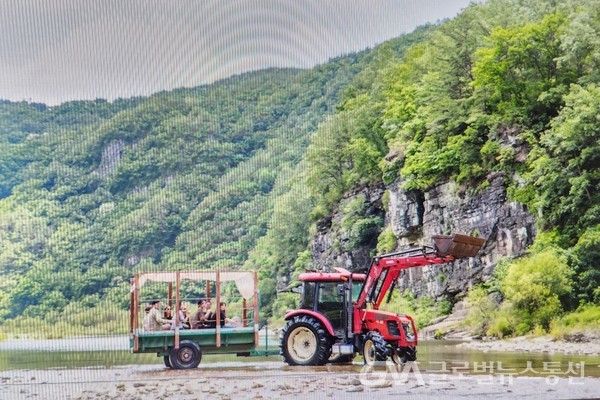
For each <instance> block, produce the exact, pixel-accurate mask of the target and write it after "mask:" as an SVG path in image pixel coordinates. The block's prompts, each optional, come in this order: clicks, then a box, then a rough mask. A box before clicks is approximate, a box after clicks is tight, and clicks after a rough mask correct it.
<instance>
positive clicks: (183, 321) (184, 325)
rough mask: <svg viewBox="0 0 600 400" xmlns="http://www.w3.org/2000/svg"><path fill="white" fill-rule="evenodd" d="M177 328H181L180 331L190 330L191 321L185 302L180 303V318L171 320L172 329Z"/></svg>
mask: <svg viewBox="0 0 600 400" xmlns="http://www.w3.org/2000/svg"><path fill="white" fill-rule="evenodd" d="M175 327H179V329H189V328H190V325H189V319H188V315H187V307H186V306H185V304H183V301H179V314H178V318H175V316H173V319H172V320H171V329H175Z"/></svg>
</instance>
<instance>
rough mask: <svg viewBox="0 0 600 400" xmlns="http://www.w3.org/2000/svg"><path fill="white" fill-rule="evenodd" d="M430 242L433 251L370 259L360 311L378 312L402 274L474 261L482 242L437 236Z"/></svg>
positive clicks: (415, 250)
mask: <svg viewBox="0 0 600 400" xmlns="http://www.w3.org/2000/svg"><path fill="white" fill-rule="evenodd" d="M433 240H434V243H435V245H434V247H429V246H424V247H415V248H410V249H407V250H404V251H401V252H397V253H392V254H385V255H382V256H378V257H375V258H373V261H372V262H371V266H370V267H369V272H368V273H367V277H366V279H365V283H364V284H363V287H362V290H361V292H360V295H359V297H358V300H357V302H356V307H357V308H359V309H360V308H363V307H364V306H365V305H366V304H367V303H371V304H373V308H374V309H379V305H380V304H381V302H382V301H383V299H384V298H385V295H386V293H387V292H388V290H389V289H390V287H391V286H392V284H393V283H394V282H395V281H396V280H397V279H398V276H399V275H400V272H401V271H402V270H405V269H409V268H416V267H423V266H426V265H435V264H445V263H448V262H451V261H453V260H456V259H458V258H464V257H473V256H475V255H476V254H477V252H478V251H479V249H480V248H481V246H482V245H483V243H484V242H485V239H482V238H476V237H472V236H465V235H459V234H455V235H452V236H443V235H436V236H433Z"/></svg>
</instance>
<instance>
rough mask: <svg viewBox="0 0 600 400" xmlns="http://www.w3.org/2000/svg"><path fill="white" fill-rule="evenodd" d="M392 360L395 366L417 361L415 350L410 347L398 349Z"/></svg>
mask: <svg viewBox="0 0 600 400" xmlns="http://www.w3.org/2000/svg"><path fill="white" fill-rule="evenodd" d="M392 360H393V361H394V363H396V364H401V365H404V364H406V363H407V362H408V361H417V348H416V347H414V346H411V347H398V348H397V349H396V351H395V352H394V355H393V356H392Z"/></svg>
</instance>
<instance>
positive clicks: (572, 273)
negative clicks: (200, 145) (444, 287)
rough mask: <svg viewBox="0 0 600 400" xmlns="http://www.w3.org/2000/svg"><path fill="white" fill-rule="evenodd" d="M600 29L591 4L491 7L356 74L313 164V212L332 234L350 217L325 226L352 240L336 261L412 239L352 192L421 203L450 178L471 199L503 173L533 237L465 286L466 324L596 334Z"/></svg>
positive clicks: (584, 0) (479, 7)
mask: <svg viewBox="0 0 600 400" xmlns="http://www.w3.org/2000/svg"><path fill="white" fill-rule="evenodd" d="M599 33H600V2H598V1H596V0H580V1H572V2H567V3H559V2H547V1H534V0H532V1H517V0H498V1H489V2H486V3H485V4H474V5H471V6H470V7H469V8H468V9H466V10H465V11H464V12H463V13H461V15H459V16H458V17H457V18H455V19H453V20H452V21H448V22H446V23H444V24H442V25H440V26H439V27H438V29H436V30H435V31H434V32H432V34H431V35H430V36H429V37H428V38H427V39H426V40H425V41H423V42H422V43H419V44H415V45H414V46H412V47H411V48H410V49H409V50H408V51H407V52H406V54H405V56H404V57H403V59H402V60H401V62H396V61H393V60H392V61H391V62H389V63H387V64H386V65H384V66H383V67H382V68H378V69H377V72H376V73H375V74H371V75H369V73H368V69H367V71H364V72H363V73H361V75H359V76H358V78H357V80H355V82H354V83H353V85H352V86H351V87H350V88H349V89H348V90H347V91H346V96H345V98H344V100H343V101H342V103H341V104H340V106H339V111H338V113H337V114H336V115H335V116H332V117H329V118H328V120H327V121H326V122H325V123H324V124H322V125H321V126H320V127H319V130H318V131H317V133H316V134H315V136H314V137H313V140H312V143H311V146H310V148H309V150H308V156H307V161H308V165H309V168H308V171H309V172H308V183H309V186H310V188H311V189H312V191H313V194H314V196H315V199H316V202H317V206H316V207H315V209H314V210H313V214H314V215H315V217H317V218H320V219H321V221H326V222H325V223H324V225H327V224H328V223H329V224H330V222H327V221H328V218H329V216H330V215H331V213H332V212H336V213H337V214H342V215H345V216H344V217H342V219H341V224H340V226H337V227H336V226H333V227H332V228H330V229H331V230H333V231H334V234H333V236H334V237H337V238H340V239H343V240H344V241H343V243H339V244H337V245H338V247H340V248H341V250H339V251H341V253H338V254H343V252H344V251H346V252H348V251H352V250H356V249H357V248H358V247H360V246H368V247H369V248H371V249H373V248H374V247H375V246H376V247H377V251H379V252H386V251H391V250H394V249H395V248H396V247H397V246H398V244H399V243H400V241H401V240H404V241H406V240H409V241H410V234H408V235H407V237H397V236H396V235H395V234H394V233H393V231H392V229H390V227H389V226H384V219H383V218H381V217H380V216H378V215H385V213H386V207H387V206H388V201H389V197H388V198H386V194H384V195H383V197H382V198H381V199H380V201H381V202H382V203H383V204H382V206H381V207H382V210H381V212H380V214H378V213H377V212H376V211H375V212H374V211H373V210H369V209H368V207H367V206H366V205H367V203H366V199H365V198H364V196H363V198H362V199H360V198H359V197H355V198H352V197H350V198H348V196H347V195H348V193H352V192H353V191H356V189H357V188H360V187H365V186H366V187H372V188H373V187H381V188H383V189H386V188H387V189H389V188H391V187H392V186H393V185H400V187H401V188H402V189H403V190H404V191H406V192H407V193H410V194H411V195H412V197H416V198H424V197H426V196H427V194H428V192H429V191H430V190H431V189H432V188H434V187H436V185H439V184H441V183H444V182H449V181H450V182H453V183H454V186H453V187H454V188H455V189H454V190H455V192H456V196H457V198H464V197H465V195H473V194H476V193H478V192H479V191H482V190H485V189H486V188H487V187H488V186H489V185H490V183H491V182H492V180H493V179H495V178H496V177H498V176H501V177H502V179H503V180H504V182H506V188H505V189H506V191H507V193H508V201H513V202H518V203H520V204H523V205H525V206H526V208H527V209H528V210H529V212H530V213H531V214H533V215H534V217H535V218H536V220H537V221H536V224H537V228H538V229H537V230H538V232H539V235H538V236H537V238H536V240H535V243H534V246H533V247H532V248H531V249H529V250H528V252H527V253H526V254H521V255H524V256H525V257H524V258H523V259H521V260H519V261H516V262H513V261H512V260H510V259H506V260H501V262H500V263H499V264H498V266H496V268H495V269H496V271H495V275H494V276H493V277H492V278H491V279H490V280H489V281H487V282H484V283H482V284H481V285H479V286H477V282H470V285H475V288H474V290H472V294H471V295H469V297H468V302H469V303H470V304H471V306H472V311H473V315H472V316H471V318H470V321H471V325H472V326H473V327H474V328H475V329H476V330H478V331H479V332H478V333H479V334H486V333H487V334H491V335H497V336H505V335H513V334H523V333H526V332H528V331H530V330H538V331H540V332H543V331H548V330H550V329H551V328H552V327H553V325H554V328H555V331H558V330H560V329H559V327H560V326H561V324H563V326H564V325H570V326H571V327H572V326H573V325H578V324H580V325H581V326H582V327H583V326H596V327H597V325H595V324H597V316H598V315H600V312H599V311H600V309H598V308H597V307H596V308H594V307H593V306H592V305H591V304H592V303H595V304H599V303H600V268H599V266H598V261H597V257H598V254H600V225H599V224H600V140H599V139H600V120H599V119H598V116H599V115H600V108H599V107H600V88H599V87H598V81H599V78H600V75H599V73H598V71H599V69H598V67H599V66H600V40H599V37H600V35H599ZM365 76H368V78H366V79H364V80H361V78H363V77H365ZM385 193H387V194H388V195H389V191H386V192H385ZM373 204H374V203H373V201H371V206H372V205H373ZM424 212H425V213H427V210H425V211H424ZM441 229H442V231H440V232H439V233H446V232H443V229H444V228H443V227H442V228H441ZM335 231H337V232H338V233H337V234H336V233H335ZM378 232H381V233H380V235H379V238H378V240H377V241H373V240H372V237H373V235H374V234H377V233H378ZM475 233H476V232H475ZM500 239H501V238H500V237H498V239H496V238H495V237H491V238H488V241H489V240H491V241H492V242H494V241H495V240H500ZM336 243H337V242H336V241H334V245H336ZM373 251H374V250H373ZM466 289H467V287H464V288H463V290H462V291H463V293H464V292H465V291H466ZM410 299H411V298H410V296H409V300H410ZM499 300H502V304H501V305H499V304H498V301H499ZM409 305H410V304H409ZM413 305H414V302H413ZM417 308H418V307H417ZM576 309H577V312H576V313H574V314H573V317H572V318H571V319H568V318H565V319H563V320H559V318H560V316H561V315H562V314H563V313H564V312H565V311H573V310H576ZM415 311H416V312H419V310H415ZM557 334H560V332H558V333H557Z"/></svg>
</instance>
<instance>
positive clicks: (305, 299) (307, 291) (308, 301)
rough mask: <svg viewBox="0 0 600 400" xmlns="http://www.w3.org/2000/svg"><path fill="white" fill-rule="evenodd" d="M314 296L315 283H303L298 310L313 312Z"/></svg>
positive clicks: (315, 292) (315, 291)
mask: <svg viewBox="0 0 600 400" xmlns="http://www.w3.org/2000/svg"><path fill="white" fill-rule="evenodd" d="M316 294H317V290H316V283H315V282H304V284H303V285H302V294H301V296H300V308H303V309H305V310H314V308H315V300H316V298H315V297H316Z"/></svg>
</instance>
